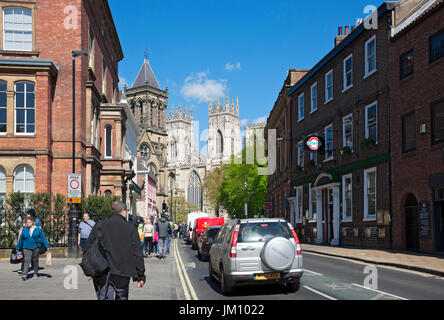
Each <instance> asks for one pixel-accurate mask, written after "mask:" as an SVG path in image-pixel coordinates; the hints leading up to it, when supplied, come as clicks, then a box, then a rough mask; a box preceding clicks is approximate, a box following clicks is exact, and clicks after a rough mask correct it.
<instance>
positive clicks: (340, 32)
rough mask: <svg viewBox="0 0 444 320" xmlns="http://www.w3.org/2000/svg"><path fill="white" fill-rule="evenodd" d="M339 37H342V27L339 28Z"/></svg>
mask: <svg viewBox="0 0 444 320" xmlns="http://www.w3.org/2000/svg"><path fill="white" fill-rule="evenodd" d="M338 36H342V27H338Z"/></svg>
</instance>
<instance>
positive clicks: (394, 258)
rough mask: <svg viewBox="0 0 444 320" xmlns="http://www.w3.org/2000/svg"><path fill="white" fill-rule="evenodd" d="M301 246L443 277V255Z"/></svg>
mask: <svg viewBox="0 0 444 320" xmlns="http://www.w3.org/2000/svg"><path fill="white" fill-rule="evenodd" d="M301 247H302V251H303V252H311V253H316V254H321V255H325V256H331V257H340V258H346V259H351V260H356V261H362V262H366V263H372V264H376V265H385V266H392V267H397V268H402V269H408V270H413V271H419V272H424V273H429V274H433V275H437V276H440V277H444V255H443V256H438V255H437V256H432V255H427V254H423V253H414V252H406V251H394V250H383V249H380V250H378V249H365V248H348V247H331V246H322V245H313V244H302V245H301Z"/></svg>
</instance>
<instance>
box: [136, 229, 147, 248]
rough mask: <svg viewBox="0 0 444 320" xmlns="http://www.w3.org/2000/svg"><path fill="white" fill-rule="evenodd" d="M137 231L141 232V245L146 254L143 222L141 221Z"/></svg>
mask: <svg viewBox="0 0 444 320" xmlns="http://www.w3.org/2000/svg"><path fill="white" fill-rule="evenodd" d="M137 233H138V234H139V239H140V245H141V247H142V252H143V254H144V255H145V252H146V248H145V241H144V234H143V224H142V223H139V225H138V226H137Z"/></svg>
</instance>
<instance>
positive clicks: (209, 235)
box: [197, 226, 222, 261]
mask: <svg viewBox="0 0 444 320" xmlns="http://www.w3.org/2000/svg"><path fill="white" fill-rule="evenodd" d="M221 227H222V226H214V227H208V228H206V229H205V231H204V232H203V234H202V236H201V237H200V239H199V241H198V244H197V252H198V253H197V255H198V257H199V259H201V260H202V261H208V259H209V257H210V249H211V246H212V245H213V243H214V239H216V236H217V233H218V232H219V230H220V228H221Z"/></svg>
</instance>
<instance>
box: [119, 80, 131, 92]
mask: <svg viewBox="0 0 444 320" xmlns="http://www.w3.org/2000/svg"><path fill="white" fill-rule="evenodd" d="M125 86H127V87H129V85H128V81H127V80H126V78H124V77H119V90H121V91H123V88H124V87H125Z"/></svg>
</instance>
